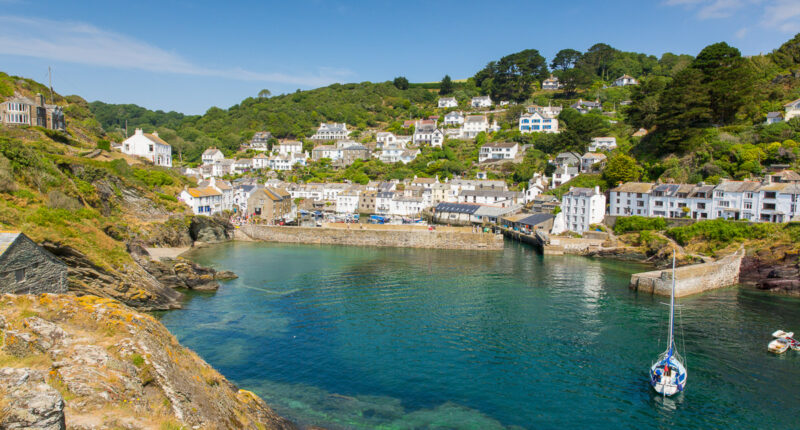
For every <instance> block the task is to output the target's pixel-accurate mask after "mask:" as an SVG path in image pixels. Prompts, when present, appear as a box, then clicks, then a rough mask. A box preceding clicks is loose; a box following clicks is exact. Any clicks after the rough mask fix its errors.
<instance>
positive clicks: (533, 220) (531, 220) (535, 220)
mask: <svg viewBox="0 0 800 430" xmlns="http://www.w3.org/2000/svg"><path fill="white" fill-rule="evenodd" d="M553 218H555V215H553V214H545V213H541V214H533V215H528V216H526V217H524V218H523V219H521V220H519V221H517V222H518V223H520V224H525V225H537V224H541V223H543V222H547V221H550V220H551V219H553Z"/></svg>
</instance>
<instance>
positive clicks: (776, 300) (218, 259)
mask: <svg viewBox="0 0 800 430" xmlns="http://www.w3.org/2000/svg"><path fill="white" fill-rule="evenodd" d="M187 257H189V258H191V259H193V260H194V261H197V262H198V263H201V264H206V265H210V266H213V267H216V268H218V269H225V270H233V271H234V272H236V273H237V274H238V275H239V279H236V280H233V281H230V282H226V283H225V284H224V285H223V286H222V288H220V290H219V291H218V292H217V293H216V294H209V293H190V294H189V299H188V300H187V302H186V303H185V308H184V309H181V310H176V311H170V312H166V313H160V314H158V317H159V318H160V319H161V321H162V322H163V323H164V324H165V325H166V326H167V327H168V328H169V329H170V331H171V332H172V333H174V334H175V336H176V337H177V338H178V339H179V340H180V341H181V343H182V344H183V345H185V346H187V347H189V348H192V349H193V350H195V351H196V352H197V353H198V354H200V355H201V356H202V357H203V358H204V359H205V360H206V361H208V362H209V363H210V364H211V365H213V366H214V367H216V368H217V369H219V370H220V372H222V374H224V375H225V376H226V377H227V378H228V379H230V380H231V381H233V382H234V383H236V384H237V385H238V386H240V387H241V388H245V389H249V390H252V391H254V392H256V393H258V394H259V395H261V396H262V397H263V398H264V400H266V401H267V403H268V404H270V406H272V407H273V408H274V409H275V410H276V412H278V413H280V414H281V415H283V416H286V417H287V418H289V419H292V420H294V421H296V422H298V423H300V424H302V425H319V426H323V427H326V428H330V429H339V428H341V429H349V428H358V429H361V428H363V429H371V428H398V429H406V428H407V429H411V428H474V429H491V428H553V427H562V426H568V427H570V428H572V427H577V426H587V427H591V428H642V427H680V428H760V427H771V428H776V427H785V428H792V427H796V422H797V417H795V416H794V412H793V411H797V410H800V385H799V384H798V382H800V353H798V352H794V351H789V352H787V353H786V354H784V355H783V356H774V355H772V354H769V353H767V351H766V345H767V342H768V341H769V339H770V333H772V331H774V330H776V329H778V328H782V329H786V330H793V331H795V332H797V331H800V299H797V298H789V297H779V296H772V295H768V294H766V293H763V292H760V291H756V290H753V289H750V288H746V287H741V288H736V287H733V288H725V289H721V290H716V291H712V292H709V293H705V294H701V295H698V296H694V297H689V298H684V299H679V300H678V304H679V305H681V312H680V314H681V315H682V317H681V318H680V319H679V320H678V322H679V323H680V322H682V327H683V330H679V331H678V333H677V338H678V342H679V347H680V348H681V352H682V353H683V355H684V357H686V360H687V366H688V369H689V379H688V387H687V390H686V392H685V393H682V394H680V395H678V396H676V397H673V398H667V399H663V398H661V397H659V396H657V395H656V394H655V393H654V392H653V391H652V389H651V388H650V387H649V385H648V384H647V371H648V368H649V366H650V364H651V361H652V360H653V359H654V358H655V357H656V355H657V354H658V353H659V352H661V351H662V350H663V349H664V347H665V345H664V344H665V338H666V319H667V316H668V315H667V313H668V312H667V311H668V307H667V306H664V305H663V304H662V302H665V301H667V300H666V299H665V298H663V297H653V296H650V295H646V294H639V293H636V292H632V291H630V290H629V289H628V281H629V279H630V274H631V273H634V272H637V271H642V270H647V269H648V267H646V266H642V265H637V264H633V263H625V262H617V261H610V260H598V259H588V258H583V257H575V256H547V257H543V256H541V255H539V254H537V253H535V252H534V251H533V249H531V248H529V247H527V246H526V245H522V244H518V243H512V242H508V243H507V244H506V247H505V249H504V250H503V251H497V252H492V251H445V250H424V249H400V248H367V247H337V246H306V245H282V244H268V243H227V244H221V245H216V246H212V247H207V248H202V249H198V250H195V251H192V252H191V253H190V254H188V255H187ZM683 343H685V348H684V347H683Z"/></svg>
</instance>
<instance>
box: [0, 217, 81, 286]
mask: <svg viewBox="0 0 800 430" xmlns="http://www.w3.org/2000/svg"><path fill="white" fill-rule="evenodd" d="M66 292H67V265H66V264H64V262H62V261H61V260H59V259H58V258H56V257H55V256H54V255H53V254H51V253H49V252H47V250H45V249H44V248H42V247H40V246H39V245H37V244H36V243H35V242H34V241H32V240H31V239H30V238H28V236H26V235H25V234H23V233H21V232H18V231H0V294H5V293H10V294H41V293H55V294H64V293H66Z"/></svg>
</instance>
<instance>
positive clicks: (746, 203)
mask: <svg viewBox="0 0 800 430" xmlns="http://www.w3.org/2000/svg"><path fill="white" fill-rule="evenodd" d="M744 208H745V209H753V202H744Z"/></svg>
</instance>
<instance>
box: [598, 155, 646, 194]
mask: <svg viewBox="0 0 800 430" xmlns="http://www.w3.org/2000/svg"><path fill="white" fill-rule="evenodd" d="M642 171H643V169H642V167H641V166H639V164H638V163H637V162H636V160H634V159H633V157H630V156H628V155H625V154H621V153H620V154H615V155H612V156H611V158H609V159H608V162H607V163H606V167H605V169H604V170H603V179H605V181H606V182H607V183H608V185H609V186H612V187H613V186H616V185H617V184H619V183H620V182H631V181H635V180H637V179H639V177H641V176H642Z"/></svg>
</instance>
